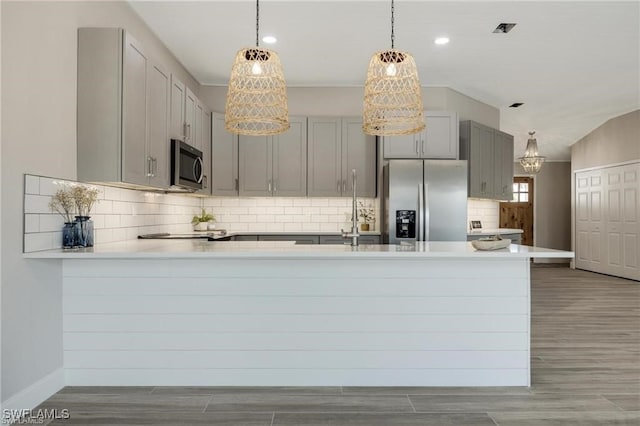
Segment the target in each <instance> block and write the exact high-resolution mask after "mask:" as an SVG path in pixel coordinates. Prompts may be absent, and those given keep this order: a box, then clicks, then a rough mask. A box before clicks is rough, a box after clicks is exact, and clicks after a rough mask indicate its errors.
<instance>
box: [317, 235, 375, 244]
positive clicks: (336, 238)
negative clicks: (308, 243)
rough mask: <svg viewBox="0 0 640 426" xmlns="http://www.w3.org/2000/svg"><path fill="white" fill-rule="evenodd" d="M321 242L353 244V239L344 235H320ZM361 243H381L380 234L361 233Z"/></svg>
mask: <svg viewBox="0 0 640 426" xmlns="http://www.w3.org/2000/svg"><path fill="white" fill-rule="evenodd" d="M320 244H351V240H350V239H348V238H342V235H320ZM360 244H380V236H379V235H361V236H360Z"/></svg>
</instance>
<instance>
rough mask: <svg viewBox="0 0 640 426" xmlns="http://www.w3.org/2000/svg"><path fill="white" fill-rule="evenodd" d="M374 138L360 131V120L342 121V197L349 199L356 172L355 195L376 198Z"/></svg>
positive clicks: (349, 119) (348, 119)
mask: <svg viewBox="0 0 640 426" xmlns="http://www.w3.org/2000/svg"><path fill="white" fill-rule="evenodd" d="M376 152H377V149H376V138H375V136H371V135H367V134H365V133H364V132H363V131H362V118H359V117H358V118H344V119H343V120H342V180H343V191H342V195H343V196H345V197H351V195H352V194H353V180H352V177H351V171H352V170H354V169H355V170H356V179H357V180H356V189H357V190H356V194H357V196H358V197H370V198H375V196H376Z"/></svg>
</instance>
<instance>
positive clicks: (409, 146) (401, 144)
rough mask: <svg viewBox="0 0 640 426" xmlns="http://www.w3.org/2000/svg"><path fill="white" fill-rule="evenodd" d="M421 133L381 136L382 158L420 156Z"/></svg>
mask: <svg viewBox="0 0 640 426" xmlns="http://www.w3.org/2000/svg"><path fill="white" fill-rule="evenodd" d="M361 130H362V128H361ZM422 134H423V133H418V134H415V135H399V136H385V137H384V138H382V143H383V144H384V145H383V155H384V158H420V145H419V144H420V137H421V135H422Z"/></svg>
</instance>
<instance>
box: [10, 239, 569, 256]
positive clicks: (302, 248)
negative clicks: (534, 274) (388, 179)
mask: <svg viewBox="0 0 640 426" xmlns="http://www.w3.org/2000/svg"><path fill="white" fill-rule="evenodd" d="M23 256H24V257H25V258H30V259H135V258H137V259H145V258H147V259H152V258H155V259H195V258H234V259H238V258H271V259H300V258H307V259H311V258H312V259H323V258H324V259H336V258H345V257H357V258H377V259H379V258H397V257H404V258H411V257H414V258H481V257H490V258H533V257H542V258H552V257H554V258H573V257H574V253H573V252H567V251H561V250H552V249H546V248H540V247H529V246H523V245H518V244H511V245H510V246H509V247H508V248H505V249H500V250H493V251H479V250H476V249H474V248H473V246H472V245H471V243H470V242H466V241H460V242H439V241H431V242H419V243H416V244H406V245H404V244H403V245H361V246H359V247H353V248H352V247H351V246H348V245H322V244H318V245H304V244H295V243H293V242H291V241H278V242H271V241H224V242H222V241H218V242H209V241H203V240H191V239H189V240H130V241H123V242H118V243H110V244H100V245H98V246H96V247H92V248H86V249H71V250H64V249H57V250H45V251H39V252H33V253H25V254H24V255H23Z"/></svg>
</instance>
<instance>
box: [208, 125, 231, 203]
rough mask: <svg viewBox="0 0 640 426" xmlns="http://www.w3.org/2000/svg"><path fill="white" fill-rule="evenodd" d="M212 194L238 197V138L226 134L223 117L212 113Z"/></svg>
mask: <svg viewBox="0 0 640 426" xmlns="http://www.w3.org/2000/svg"><path fill="white" fill-rule="evenodd" d="M212 126H213V137H212V139H213V140H212V147H211V149H212V152H211V159H212V169H213V170H212V172H211V173H212V182H211V188H212V194H213V195H221V196H234V195H238V136H237V135H235V134H233V133H229V132H227V130H226V129H225V127H224V115H223V114H217V113H213V122H212Z"/></svg>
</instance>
